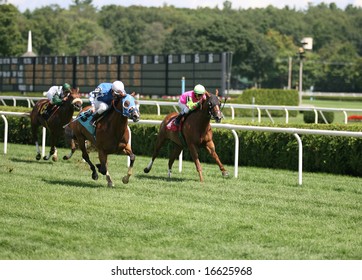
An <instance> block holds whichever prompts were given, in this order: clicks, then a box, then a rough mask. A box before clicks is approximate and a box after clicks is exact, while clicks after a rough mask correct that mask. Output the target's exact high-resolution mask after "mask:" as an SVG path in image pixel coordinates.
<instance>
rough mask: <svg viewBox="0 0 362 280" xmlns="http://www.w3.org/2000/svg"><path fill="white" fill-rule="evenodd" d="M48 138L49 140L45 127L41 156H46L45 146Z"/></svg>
mask: <svg viewBox="0 0 362 280" xmlns="http://www.w3.org/2000/svg"><path fill="white" fill-rule="evenodd" d="M46 138H47V129H46V128H45V127H43V136H42V139H41V156H42V157H44V156H45V145H46V143H45V142H46Z"/></svg>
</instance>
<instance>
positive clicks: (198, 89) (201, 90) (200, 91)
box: [194, 84, 206, 95]
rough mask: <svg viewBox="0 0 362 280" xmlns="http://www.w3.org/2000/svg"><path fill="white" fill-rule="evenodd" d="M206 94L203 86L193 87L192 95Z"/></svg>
mask: <svg viewBox="0 0 362 280" xmlns="http://www.w3.org/2000/svg"><path fill="white" fill-rule="evenodd" d="M205 92H206V90H205V87H204V86H203V85H200V84H199V85H196V86H195V87H194V93H195V94H197V95H203V94H204V93H205Z"/></svg>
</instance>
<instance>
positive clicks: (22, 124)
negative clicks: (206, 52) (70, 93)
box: [0, 117, 362, 176]
mask: <svg viewBox="0 0 362 280" xmlns="http://www.w3.org/2000/svg"><path fill="white" fill-rule="evenodd" d="M8 122H9V138H8V139H9V142H11V143H21V144H33V143H32V139H31V133H30V132H31V131H30V119H29V118H28V117H24V118H19V117H8ZM253 125H255V124H253ZM130 127H131V130H132V148H133V151H134V153H135V154H136V155H145V156H151V155H152V152H153V147H154V146H155V142H156V139H157V133H158V129H159V127H158V126H150V125H136V124H130ZM285 127H286V126H285ZM295 127H299V128H308V129H333V130H349V131H361V126H360V125H328V126H326V125H318V124H312V125H304V126H303V125H300V126H295ZM0 131H1V132H0V141H2V142H3V141H4V133H3V131H4V122H3V121H2V122H0ZM213 131H214V142H215V145H216V151H217V153H218V154H219V157H220V159H221V161H222V162H223V163H224V164H228V165H233V164H234V148H235V146H234V136H233V135H232V133H231V131H229V130H225V129H214V130H213ZM237 134H238V136H239V142H240V150H239V165H240V166H258V167H266V168H280V169H289V170H298V144H297V141H296V139H295V137H294V136H293V135H291V134H287V133H267V132H254V131H237ZM39 137H41V130H40V131H39ZM301 138H302V142H303V170H304V171H309V172H327V173H335V174H347V175H353V176H362V139H361V138H354V137H341V136H322V135H321V136H320V135H301ZM39 140H41V138H39ZM47 143H49V142H47ZM172 146H173V144H172V143H171V142H170V143H168V144H167V145H165V147H164V148H163V149H162V150H161V153H160V156H161V157H167V156H168V153H169V150H170V149H172ZM58 147H65V145H64V141H63V140H61V141H60V143H59V144H58ZM184 158H185V159H186V160H191V157H190V154H189V152H188V151H187V150H186V151H185V152H184ZM200 160H201V162H209V163H211V162H213V159H212V158H211V156H209V155H208V154H207V152H206V151H205V149H201V150H200ZM165 168H167V167H165Z"/></svg>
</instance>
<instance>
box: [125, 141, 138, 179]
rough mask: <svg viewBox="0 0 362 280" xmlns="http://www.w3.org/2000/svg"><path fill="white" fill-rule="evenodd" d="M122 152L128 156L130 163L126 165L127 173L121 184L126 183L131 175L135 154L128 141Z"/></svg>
mask: <svg viewBox="0 0 362 280" xmlns="http://www.w3.org/2000/svg"><path fill="white" fill-rule="evenodd" d="M123 152H124V153H125V154H126V155H128V156H129V157H130V165H129V167H128V171H127V175H126V176H124V177H123V178H122V182H123V184H127V183H128V182H129V177H131V175H132V169H133V164H134V162H135V160H136V156H135V154H134V153H133V152H132V148H131V145H130V144H129V143H128V144H127V145H126V147H125V148H124V149H123Z"/></svg>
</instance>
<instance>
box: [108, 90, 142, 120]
mask: <svg viewBox="0 0 362 280" xmlns="http://www.w3.org/2000/svg"><path fill="white" fill-rule="evenodd" d="M115 101H118V102H122V98H120V97H118V96H117V98H115V99H113V100H112V107H113V109H114V110H115V111H116V112H117V113H119V114H121V115H122V116H124V117H127V118H131V119H132V120H133V122H137V121H138V120H139V113H138V109H137V108H136V107H131V108H128V107H124V106H123V104H122V106H123V107H124V108H125V109H127V113H128V114H127V115H126V114H125V113H124V111H121V110H119V109H118V108H117V106H116V104H115ZM126 102H127V101H126Z"/></svg>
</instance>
